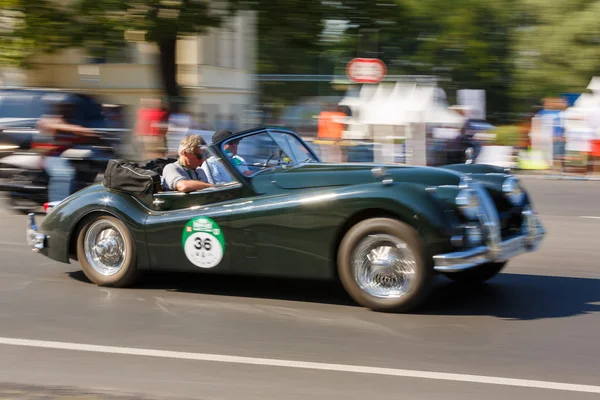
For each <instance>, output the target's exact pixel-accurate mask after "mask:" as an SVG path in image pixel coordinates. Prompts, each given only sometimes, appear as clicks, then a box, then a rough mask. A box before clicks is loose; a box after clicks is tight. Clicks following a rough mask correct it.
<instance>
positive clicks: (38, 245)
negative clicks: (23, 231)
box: [27, 213, 46, 253]
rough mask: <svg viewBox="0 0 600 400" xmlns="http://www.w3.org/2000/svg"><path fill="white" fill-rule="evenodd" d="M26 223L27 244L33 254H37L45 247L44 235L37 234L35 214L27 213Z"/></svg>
mask: <svg viewBox="0 0 600 400" xmlns="http://www.w3.org/2000/svg"><path fill="white" fill-rule="evenodd" d="M27 221H28V222H27V244H28V245H29V246H30V247H31V249H32V250H33V251H34V252H36V253H38V252H40V251H41V250H42V249H43V248H44V246H45V245H46V235H44V234H43V233H40V232H38V226H37V224H36V223H35V214H33V213H29V215H28V217H27Z"/></svg>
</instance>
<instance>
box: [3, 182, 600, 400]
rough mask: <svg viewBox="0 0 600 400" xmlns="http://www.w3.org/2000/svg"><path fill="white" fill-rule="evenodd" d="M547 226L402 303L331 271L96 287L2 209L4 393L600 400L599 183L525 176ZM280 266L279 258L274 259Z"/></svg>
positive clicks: (171, 278) (153, 279) (158, 277)
mask: <svg viewBox="0 0 600 400" xmlns="http://www.w3.org/2000/svg"><path fill="white" fill-rule="evenodd" d="M526 184H527V186H528V188H529V189H530V190H531V192H532V194H533V198H534V201H535V205H536V207H537V210H538V211H539V212H540V215H541V218H542V220H543V223H544V224H545V227H546V228H547V230H548V235H547V237H546V239H545V241H544V243H543V244H542V247H541V248H540V250H539V252H537V253H533V254H527V255H523V256H520V257H519V258H516V259H514V260H513V261H511V263H510V264H509V266H508V267H507V268H506V270H505V271H504V272H503V273H502V274H500V275H499V276H497V277H496V278H495V279H493V280H492V281H490V282H489V284H487V285H483V286H482V287H479V288H476V289H472V290H468V291H465V290H464V289H461V288H460V287H459V286H457V285H455V284H453V283H452V282H450V281H449V280H447V279H445V278H442V277H440V278H439V279H437V280H436V289H435V291H434V294H433V295H432V297H431V298H430V299H429V300H428V301H427V303H426V304H425V306H424V307H422V308H421V309H420V310H418V311H417V312H414V313H412V314H408V315H401V314H383V313H375V312H372V311H369V310H366V309H364V308H361V307H359V306H357V305H355V304H354V303H353V302H352V301H351V300H350V299H349V298H348V296H347V295H346V294H345V293H344V292H343V290H342V289H341V287H340V286H339V285H338V284H335V283H323V282H310V281H291V280H281V279H278V280H265V279H257V278H232V277H220V276H205V275H193V274H192V275H190V274H173V275H170V274H152V275H150V276H147V277H146V278H145V279H144V280H143V281H142V282H141V284H139V285H138V286H137V287H135V288H132V289H107V288H100V287H97V286H95V285H92V284H90V283H89V282H88V281H87V280H86V279H85V277H84V276H83V274H82V273H81V272H80V271H79V267H78V265H77V264H68V265H67V264H59V263H55V262H52V261H51V260H48V259H46V258H44V257H42V256H40V255H37V254H34V253H32V252H31V251H30V250H29V249H28V248H27V246H26V245H25V243H24V237H25V233H24V226H25V217H23V216H20V215H14V214H11V213H10V212H8V211H6V210H5V209H1V210H0V254H1V260H0V355H1V356H0V399H4V398H20V399H41V398H44V399H59V398H60V399H69V398H72V399H78V398H86V399H100V398H102V399H122V398H123V399H124V398H140V399H142V398H148V399H180V398H181V399H192V398H194V399H257V400H258V399H261V400H263V399H278V400H279V399H282V400H283V399H308V398H315V399H325V398H327V399H344V400H349V399H361V400H364V399H365V398H378V399H390V400H391V399H393V400H397V399H441V398H443V399H447V400H449V399H466V398H473V399H481V398H486V399H506V398H527V399H529V398H540V399H565V398H569V399H593V398H594V399H598V398H600V340H598V334H599V332H600V279H599V277H600V182H577V181H549V180H542V179H527V180H526ZM273 262H284V261H282V260H274V261H273Z"/></svg>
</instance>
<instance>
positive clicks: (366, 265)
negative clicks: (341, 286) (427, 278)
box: [352, 234, 416, 299]
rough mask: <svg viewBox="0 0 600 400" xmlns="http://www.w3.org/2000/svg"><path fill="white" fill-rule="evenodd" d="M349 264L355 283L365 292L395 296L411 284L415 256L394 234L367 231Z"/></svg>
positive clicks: (387, 296) (382, 295)
mask: <svg viewBox="0 0 600 400" xmlns="http://www.w3.org/2000/svg"><path fill="white" fill-rule="evenodd" d="M352 268H353V272H354V279H355V280H356V283H357V284H358V285H359V286H360V288H361V289H362V290H364V291H365V292H367V293H368V294H369V295H371V296H373V297H378V298H387V299H389V298H399V297H402V296H403V295H405V294H406V293H407V292H408V291H410V290H411V288H412V286H413V285H414V280H415V270H416V258H415V255H414V254H413V252H412V250H411V249H410V247H409V246H408V244H406V242H404V241H403V240H400V239H398V238H397V237H394V236H392V235H385V234H376V235H369V236H367V237H366V238H364V239H363V240H362V241H361V242H360V243H359V244H358V246H357V247H356V249H355V250H354V252H353V256H352Z"/></svg>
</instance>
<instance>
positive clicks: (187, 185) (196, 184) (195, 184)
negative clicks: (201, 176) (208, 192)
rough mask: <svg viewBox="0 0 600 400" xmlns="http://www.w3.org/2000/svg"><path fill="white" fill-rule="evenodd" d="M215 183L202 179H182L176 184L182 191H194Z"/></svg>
mask: <svg viewBox="0 0 600 400" xmlns="http://www.w3.org/2000/svg"><path fill="white" fill-rule="evenodd" d="M213 186H214V185H212V184H210V183H206V182H202V181H195V180H190V179H188V180H180V181H178V182H177V183H176V184H175V188H176V189H177V190H178V191H180V192H193V191H195V190H202V189H206V188H209V187H213Z"/></svg>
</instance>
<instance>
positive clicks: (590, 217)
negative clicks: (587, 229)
mask: <svg viewBox="0 0 600 400" xmlns="http://www.w3.org/2000/svg"><path fill="white" fill-rule="evenodd" d="M579 218H586V219H600V217H592V216H588V215H582V216H580V217H579Z"/></svg>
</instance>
